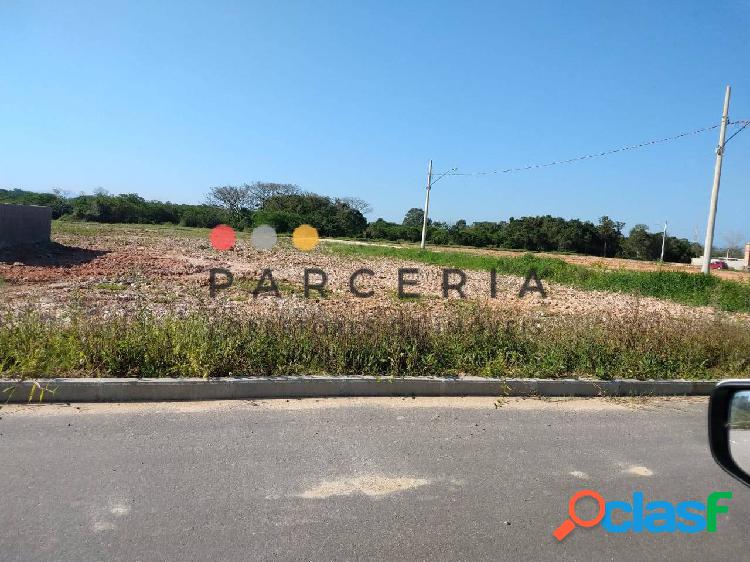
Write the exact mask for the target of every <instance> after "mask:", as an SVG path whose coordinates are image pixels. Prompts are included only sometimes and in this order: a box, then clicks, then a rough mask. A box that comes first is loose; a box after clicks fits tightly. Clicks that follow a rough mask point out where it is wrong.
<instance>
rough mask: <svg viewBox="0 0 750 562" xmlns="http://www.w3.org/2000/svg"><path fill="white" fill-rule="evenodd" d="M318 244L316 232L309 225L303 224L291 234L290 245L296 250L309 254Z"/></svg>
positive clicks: (318, 238) (318, 239)
mask: <svg viewBox="0 0 750 562" xmlns="http://www.w3.org/2000/svg"><path fill="white" fill-rule="evenodd" d="M318 242H320V236H318V230H317V229H316V228H315V227H314V226H310V225H309V224H303V225H301V226H298V227H297V228H295V229H294V232H293V233H292V244H294V247H295V248H297V249H298V250H302V251H303V252H309V251H310V250H312V249H313V248H315V246H317V245H318Z"/></svg>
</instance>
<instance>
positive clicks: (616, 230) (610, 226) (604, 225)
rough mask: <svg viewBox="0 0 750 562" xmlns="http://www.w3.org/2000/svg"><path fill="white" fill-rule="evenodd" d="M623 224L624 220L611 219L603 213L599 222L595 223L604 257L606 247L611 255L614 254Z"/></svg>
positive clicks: (605, 255)
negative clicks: (602, 246)
mask: <svg viewBox="0 0 750 562" xmlns="http://www.w3.org/2000/svg"><path fill="white" fill-rule="evenodd" d="M623 226H625V223H624V222H619V221H613V220H612V219H611V218H609V217H608V216H607V215H604V216H603V217H601V218H600V219H599V224H598V225H597V232H598V234H599V237H600V238H601V241H602V243H603V245H604V252H603V255H604V257H605V258H606V257H607V248H609V249H610V253H611V254H612V255H614V254H615V251H616V250H617V245H618V243H619V242H620V239H621V238H622V227H623Z"/></svg>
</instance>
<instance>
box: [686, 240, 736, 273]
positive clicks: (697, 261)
mask: <svg viewBox="0 0 750 562" xmlns="http://www.w3.org/2000/svg"><path fill="white" fill-rule="evenodd" d="M720 261H723V262H724V263H725V264H727V267H728V268H729V269H734V270H737V271H750V242H748V243H747V244H745V257H744V258H711V263H716V262H720ZM690 265H694V266H696V267H701V266H702V265H703V257H700V258H693V259H691V260H690Z"/></svg>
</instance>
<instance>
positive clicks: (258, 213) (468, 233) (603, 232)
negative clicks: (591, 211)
mask: <svg viewBox="0 0 750 562" xmlns="http://www.w3.org/2000/svg"><path fill="white" fill-rule="evenodd" d="M0 203H15V204H27V205H44V206H48V207H51V208H52V215H53V218H55V219H62V220H80V221H92V222H102V223H145V224H162V223H171V224H177V225H181V226H188V227H201V228H213V227H214V226H216V225H218V224H229V225H231V226H233V227H234V228H237V229H240V230H245V229H250V228H253V227H254V226H258V225H260V224H269V225H271V226H273V227H274V228H275V229H276V230H277V232H280V233H289V232H292V231H293V230H294V229H295V228H296V227H298V226H299V225H301V224H306V223H307V224H311V225H314V226H315V227H316V228H317V229H318V231H319V232H320V234H321V235H322V236H339V237H352V238H363V239H370V240H388V241H394V242H398V241H403V242H418V241H419V240H420V239H421V230H422V221H423V217H424V214H423V211H422V210H421V209H418V208H412V209H409V210H408V211H407V212H406V214H405V216H404V218H403V220H402V221H401V222H400V223H398V222H390V221H386V220H383V219H382V218H379V219H377V220H375V221H374V222H370V223H368V221H367V219H366V218H365V215H366V214H368V213H369V212H371V208H370V206H369V205H368V204H367V203H366V202H365V201H363V200H361V199H358V198H354V197H347V198H331V197H326V196H322V195H318V194H315V193H309V192H304V191H302V190H301V189H300V188H299V187H298V186H296V185H293V184H281V183H268V182H255V183H251V184H242V185H238V186H231V185H227V186H217V187H213V188H211V189H210V191H209V193H208V194H207V197H206V202H205V203H203V204H198V205H187V204H177V203H170V202H161V201H150V200H146V199H144V198H143V197H141V196H139V195H137V194H134V193H130V194H122V195H112V194H109V193H107V192H106V191H103V190H98V191H97V192H95V193H94V194H89V195H87V194H81V195H77V196H72V197H68V196H66V195H65V194H63V193H61V192H60V191H57V190H56V191H53V192H52V193H35V192H31V191H25V190H20V189H14V190H6V189H0ZM624 227H625V223H623V222H620V221H616V220H613V219H611V218H610V217H607V216H604V217H601V218H600V219H599V221H598V222H597V223H593V222H591V221H582V220H578V219H572V220H571V219H564V218H561V217H553V216H550V215H544V216H536V217H521V218H513V217H511V218H510V219H508V220H507V221H498V222H489V221H482V222H474V223H467V221H465V220H459V221H456V222H455V223H452V224H448V223H445V222H437V221H435V222H433V221H428V232H427V234H428V240H429V241H430V243H432V244H437V245H460V246H473V247H478V248H507V249H519V250H528V251H544V252H569V253H577V254H585V255H592V256H605V257H624V258H632V259H639V260H657V259H659V256H660V254H661V244H662V235H661V232H656V233H652V232H650V231H649V229H648V227H647V226H646V225H643V224H637V225H635V226H634V227H633V228H632V229H630V232H629V233H628V234H627V235H626V234H624V232H623V229H624ZM701 253H702V249H701V246H700V245H699V244H696V243H691V242H689V241H688V240H686V239H684V238H676V237H673V236H668V237H667V239H666V243H665V252H664V259H665V260H666V261H671V262H689V261H690V258H692V257H696V256H699V255H701Z"/></svg>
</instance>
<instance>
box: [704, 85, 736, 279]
mask: <svg viewBox="0 0 750 562" xmlns="http://www.w3.org/2000/svg"><path fill="white" fill-rule="evenodd" d="M731 94H732V87H731V86H727V91H726V94H725V95H724V112H723V113H722V116H721V128H720V129H719V146H718V147H717V148H716V166H715V167H714V186H713V189H712V190H711V206H710V207H709V210H708V226H706V243H705V244H704V245H703V267H702V268H701V271H702V272H703V273H706V274H710V273H711V248H712V246H713V244H714V225H715V223H716V204H717V203H718V201H719V184H720V183H721V161H722V158H723V157H724V140H725V138H726V135H727V122H728V121H729V96H730V95H731Z"/></svg>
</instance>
